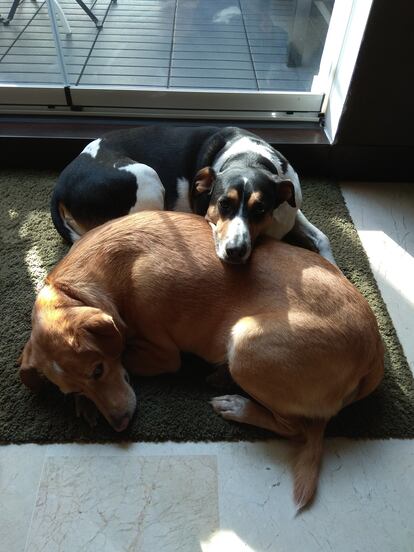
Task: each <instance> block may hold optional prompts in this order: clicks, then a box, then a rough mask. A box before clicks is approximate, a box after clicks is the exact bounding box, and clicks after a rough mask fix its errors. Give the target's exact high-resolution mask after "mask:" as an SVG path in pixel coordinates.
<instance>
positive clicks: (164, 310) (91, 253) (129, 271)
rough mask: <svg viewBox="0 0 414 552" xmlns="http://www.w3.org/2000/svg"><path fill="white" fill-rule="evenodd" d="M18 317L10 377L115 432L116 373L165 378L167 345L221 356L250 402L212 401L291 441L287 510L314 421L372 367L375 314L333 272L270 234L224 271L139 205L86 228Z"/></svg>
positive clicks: (304, 485) (371, 376)
mask: <svg viewBox="0 0 414 552" xmlns="http://www.w3.org/2000/svg"><path fill="white" fill-rule="evenodd" d="M32 323H33V330H32V334H31V337H30V339H29V341H28V343H27V344H26V346H25V349H24V352H23V355H22V360H21V368H20V375H21V378H22V381H23V382H24V383H25V384H26V385H28V386H29V387H32V388H35V387H36V385H37V384H39V383H40V381H41V378H42V376H45V377H46V378H48V379H49V380H51V381H52V382H54V383H55V384H56V385H58V386H59V388H60V389H61V391H62V392H63V393H72V392H75V393H81V394H82V395H85V396H86V397H88V398H89V399H91V400H92V401H93V402H94V403H95V405H96V406H97V407H98V409H99V410H100V411H101V412H102V414H103V415H104V416H105V417H106V419H107V420H108V421H109V423H110V424H111V425H112V426H113V427H114V428H115V429H116V430H119V431H121V430H123V429H125V427H126V426H127V425H128V423H129V421H130V419H131V417H132V415H133V412H134V410H135V405H136V399H135V395H134V392H133V390H132V388H131V387H130V385H129V383H128V376H127V371H129V372H131V373H135V374H140V375H155V374H160V373H165V372H175V371H176V370H178V369H179V367H180V351H187V352H192V353H194V354H196V355H199V356H200V357H202V358H204V359H205V360H207V361H209V362H211V363H214V364H224V363H228V366H229V371H230V373H231V376H232V377H233V379H234V380H235V381H236V383H237V384H238V385H239V386H240V387H241V388H242V389H244V390H245V391H246V392H247V393H248V394H249V395H250V396H251V397H252V399H246V398H244V397H240V396H238V395H227V396H223V397H217V398H215V399H213V401H212V404H213V407H214V409H215V410H216V412H218V413H219V414H221V415H222V416H223V417H224V418H226V419H228V420H235V421H238V422H243V423H247V424H253V425H256V426H260V427H263V428H266V429H269V430H272V431H274V432H276V433H278V434H280V435H283V436H285V437H288V438H292V439H295V440H301V441H302V442H303V445H302V447H301V449H300V453H299V455H298V462H297V465H296V468H295V500H296V503H297V505H298V506H299V507H302V506H304V505H305V504H306V503H307V502H308V501H309V500H310V499H311V498H312V496H313V494H314V491H315V488H316V484H317V478H318V473H319V466H320V461H321V455H322V441H323V434H324V429H325V426H326V424H327V422H328V420H329V419H330V418H331V417H332V416H334V415H335V414H337V413H338V412H339V411H340V410H341V408H343V407H344V406H346V405H347V404H349V403H351V402H353V401H355V400H358V399H361V398H363V397H365V396H366V395H368V394H369V393H371V392H372V391H373V390H374V389H375V387H376V386H377V385H378V383H379V382H380V380H381V378H382V375H383V346H382V342H381V338H380V335H379V332H378V328H377V323H376V320H375V317H374V315H373V313H372V311H371V309H370V307H369V306H368V303H367V302H366V300H365V299H364V298H363V297H362V296H361V295H360V293H359V292H358V291H357V290H356V289H355V288H354V287H353V286H352V285H351V284H350V283H349V282H348V281H347V280H346V278H345V277H344V276H343V275H342V274H341V272H340V271H339V270H338V269H337V268H336V267H335V266H333V265H332V264H330V263H329V262H328V261H326V260H325V259H323V258H322V257H320V256H319V255H317V254H315V253H312V252H310V251H307V250H304V249H299V248H295V247H293V246H290V245H287V244H284V243H280V242H277V241H275V240H272V239H270V238H264V239H263V240H262V242H261V243H260V244H259V245H258V247H257V248H256V249H255V251H254V252H253V254H252V258H251V260H250V261H249V263H247V264H246V265H242V266H230V265H228V264H225V263H222V262H221V261H220V260H219V259H218V258H217V256H216V254H215V250H214V244H213V240H212V236H211V230H210V228H209V226H208V224H207V222H206V221H205V220H203V219H201V218H200V217H197V216H194V215H186V214H178V213H172V212H152V213H150V212H143V213H139V214H136V215H130V216H127V217H124V218H121V219H118V220H115V221H112V222H109V223H107V224H105V225H103V226H101V227H99V228H97V229H95V230H92V231H91V232H89V233H88V234H87V235H86V236H85V237H84V238H82V239H81V240H80V241H79V242H78V243H77V244H76V245H75V246H74V247H73V248H72V249H71V251H70V252H69V254H68V255H67V256H66V257H65V258H64V259H63V260H62V261H61V262H60V263H59V264H58V265H57V266H56V268H55V269H54V270H53V271H52V272H51V273H50V275H49V276H48V277H47V279H46V282H45V286H44V287H43V289H42V290H41V291H40V293H39V295H38V297H37V299H36V303H35V306H34V309H33V320H32ZM122 355H123V356H122Z"/></svg>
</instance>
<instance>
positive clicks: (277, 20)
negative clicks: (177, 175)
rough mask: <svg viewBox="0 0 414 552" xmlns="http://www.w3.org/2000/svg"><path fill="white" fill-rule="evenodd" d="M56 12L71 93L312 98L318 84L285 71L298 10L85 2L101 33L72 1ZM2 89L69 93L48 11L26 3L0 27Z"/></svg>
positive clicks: (250, 0)
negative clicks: (295, 94) (252, 93)
mask: <svg viewBox="0 0 414 552" xmlns="http://www.w3.org/2000/svg"><path fill="white" fill-rule="evenodd" d="M11 2H12V0H0V14H1V16H2V17H5V16H7V13H8V11H9V9H10V6H11ZM59 3H60V5H61V7H62V9H63V11H64V13H65V15H66V18H67V21H68V23H69V25H70V27H71V30H72V33H71V34H70V35H69V34H68V35H67V34H64V33H63V32H62V27H61V25H60V26H59V28H60V31H61V32H60V37H61V42H62V46H63V52H64V59H65V63H66V67H67V72H68V76H69V81H70V84H71V85H78V84H80V85H97V86H117V87H119V86H122V87H123V86H127V87H140V88H142V87H144V88H147V87H161V88H170V89H171V88H173V89H177V88H179V89H183V88H184V89H189V88H192V89H216V90H217V89H232V90H280V91H286V90H295V91H307V90H310V87H311V83H312V78H313V75H314V74H315V63H313V65H312V62H311V63H308V64H307V65H306V66H303V67H300V68H289V67H287V64H286V62H287V47H288V39H289V31H290V28H291V24H292V16H293V11H294V0H118V1H117V3H110V1H109V0H96V1H94V2H90V0H86V4H87V5H88V6H89V7H91V9H92V11H93V13H94V14H95V15H96V16H97V17H98V18H99V19H100V20H101V21H102V23H103V27H102V29H101V30H98V29H97V28H96V27H95V25H94V23H93V22H92V21H91V19H90V18H89V17H88V16H87V15H86V13H85V12H84V11H83V10H82V9H81V7H80V6H79V5H78V4H77V3H76V1H75V0H59ZM315 17H316V16H315ZM325 32H326V31H325ZM322 38H323V37H322ZM319 42H320V43H322V42H323V40H321V41H319ZM318 48H320V44H319V43H318V42H317V43H316V46H314V49H315V50H317V49H318ZM318 55H320V54H319V53H318V52H313V53H312V55H310V56H308V57H309V58H310V59H311V60H312V57H313V58H315V56H316V58H318ZM0 83H2V84H15V83H19V84H46V85H47V84H61V83H62V79H61V77H60V72H59V66H58V61H57V57H56V53H55V46H54V41H53V36H52V32H51V28H50V22H49V17H48V11H47V5H46V3H45V2H43V1H34V0H22V2H21V4H20V5H19V7H18V9H17V12H16V15H15V17H14V19H13V20H12V21H11V22H10V23H9V25H8V26H5V25H2V24H0Z"/></svg>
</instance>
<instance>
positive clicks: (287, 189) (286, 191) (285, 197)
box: [275, 178, 296, 207]
mask: <svg viewBox="0 0 414 552" xmlns="http://www.w3.org/2000/svg"><path fill="white" fill-rule="evenodd" d="M275 180H276V206H278V205H281V204H282V203H284V202H285V201H287V202H288V203H289V205H290V206H291V207H296V200H295V186H294V185H293V182H292V181H291V180H289V179H287V178H285V179H283V180H280V179H279V178H277V179H275Z"/></svg>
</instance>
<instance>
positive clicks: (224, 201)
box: [218, 197, 231, 213]
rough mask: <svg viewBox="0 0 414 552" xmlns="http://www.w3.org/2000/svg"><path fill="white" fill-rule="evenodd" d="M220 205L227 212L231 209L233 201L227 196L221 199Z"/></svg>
mask: <svg viewBox="0 0 414 552" xmlns="http://www.w3.org/2000/svg"><path fill="white" fill-rule="evenodd" d="M218 206H219V208H220V210H221V211H222V212H223V213H227V212H228V211H230V209H231V201H230V200H229V199H228V198H227V197H223V198H221V199H219V201H218Z"/></svg>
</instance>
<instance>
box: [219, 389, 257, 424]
mask: <svg viewBox="0 0 414 552" xmlns="http://www.w3.org/2000/svg"><path fill="white" fill-rule="evenodd" d="M210 404H211V405H212V407H213V408H214V410H215V411H216V412H217V414H220V416H222V417H223V418H224V419H226V420H234V421H235V422H245V420H246V417H247V416H248V410H249V406H250V404H251V400H250V399H246V398H245V397H242V396H241V395H222V396H221V397H214V398H213V399H211V401H210Z"/></svg>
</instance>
